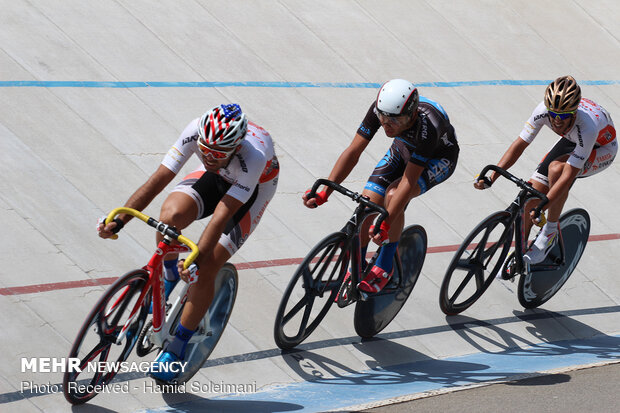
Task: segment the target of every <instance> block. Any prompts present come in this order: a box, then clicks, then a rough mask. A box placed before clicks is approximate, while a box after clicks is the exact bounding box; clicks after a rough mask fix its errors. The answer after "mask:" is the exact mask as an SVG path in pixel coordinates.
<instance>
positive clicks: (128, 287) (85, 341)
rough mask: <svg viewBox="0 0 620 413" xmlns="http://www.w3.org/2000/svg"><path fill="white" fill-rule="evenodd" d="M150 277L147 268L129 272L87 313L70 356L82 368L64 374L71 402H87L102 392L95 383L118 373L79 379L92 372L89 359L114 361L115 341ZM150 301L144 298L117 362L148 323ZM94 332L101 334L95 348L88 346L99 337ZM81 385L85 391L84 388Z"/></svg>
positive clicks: (98, 383)
mask: <svg viewBox="0 0 620 413" xmlns="http://www.w3.org/2000/svg"><path fill="white" fill-rule="evenodd" d="M148 281H149V274H148V273H147V272H146V271H145V270H143V269H139V270H134V271H130V272H128V273H126V274H125V275H123V276H122V277H120V278H119V279H118V280H116V281H115V282H114V283H113V284H112V285H111V286H110V287H109V288H108V289H107V290H106V292H105V293H104V294H103V296H102V297H101V298H100V299H99V300H98V301H97V304H95V306H94V307H93V309H92V310H91V312H90V313H89V315H88V317H86V320H85V321H84V323H83V324H82V327H81V328H80V331H79V332H78V334H77V337H76V339H75V340H74V342H73V346H72V348H71V351H70V353H69V358H70V359H75V358H78V359H79V360H80V369H81V370H82V371H81V372H79V371H67V372H65V373H64V376H63V383H62V388H63V393H64V396H65V398H66V399H67V401H68V402H69V403H71V404H74V405H77V404H83V403H85V402H87V401H88V400H90V399H92V398H93V397H95V396H96V395H97V394H98V393H97V392H96V389H95V386H100V385H106V384H109V383H110V382H111V381H112V379H113V378H114V376H116V373H117V371H116V370H115V369H112V371H109V372H105V373H102V372H99V371H95V372H93V373H94V375H93V377H92V378H91V379H81V380H79V381H78V376H79V375H80V374H82V373H89V372H90V371H89V369H88V368H87V366H88V363H89V362H92V361H94V360H95V359H98V360H97V361H98V362H110V361H109V360H110V354H111V352H112V350H113V348H112V347H113V346H112V345H113V344H114V345H115V346H116V345H118V344H116V338H117V337H118V334H119V333H120V331H121V330H122V328H123V326H124V324H125V322H126V321H127V320H129V317H130V315H131V311H132V310H133V308H134V307H135V305H136V302H133V300H134V299H136V300H137V299H138V298H139V296H140V294H141V293H142V291H143V289H144V288H145V287H146V286H147V284H148ZM110 304H112V305H110ZM149 304H150V302H149V301H148V300H146V299H145V300H143V302H142V305H141V307H140V309H139V310H138V313H137V314H136V315H135V317H136V318H135V320H134V321H133V322H132V324H131V325H130V326H129V328H128V329H127V333H126V336H125V343H124V346H122V349H120V354H119V355H118V357H117V358H116V357H112V359H115V362H116V363H121V362H123V361H125V360H126V359H127V357H129V354H130V353H131V350H132V349H133V347H134V346H135V344H136V341H137V339H138V335H139V333H140V331H141V330H142V327H143V326H144V321H145V320H146V317H147V313H148V305H149ZM125 313H127V314H125ZM93 332H94V333H95V334H96V336H95V337H93V338H97V336H98V340H99V342H97V344H95V346H94V347H92V349H88V348H89V347H90V345H91V343H94V342H96V341H97V340H92V339H91V337H90V336H89V333H93ZM121 344H122V343H121ZM84 345H85V346H86V348H87V350H85V351H83V350H82V347H83V346H84ZM96 370H98V369H96ZM81 389H83V391H80V390H81Z"/></svg>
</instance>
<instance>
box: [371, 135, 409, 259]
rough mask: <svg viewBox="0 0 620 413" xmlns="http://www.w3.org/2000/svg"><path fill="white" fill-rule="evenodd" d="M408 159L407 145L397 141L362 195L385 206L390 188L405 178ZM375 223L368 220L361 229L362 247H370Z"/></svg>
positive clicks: (378, 166) (378, 165) (380, 162)
mask: <svg viewBox="0 0 620 413" xmlns="http://www.w3.org/2000/svg"><path fill="white" fill-rule="evenodd" d="M408 158H409V149H408V148H407V145H406V144H405V143H404V142H402V141H400V140H397V139H395V140H394V143H392V146H390V149H388V151H387V152H386V154H385V155H384V156H383V158H382V159H381V160H380V161H379V163H378V164H377V166H376V167H375V169H374V170H373V172H372V174H371V175H370V176H369V177H368V182H366V185H365V186H364V191H363V192H362V195H364V196H367V197H369V198H370V200H371V201H372V202H374V203H376V204H378V205H384V202H385V195H386V192H387V190H388V188H389V187H390V185H392V184H393V183H394V182H395V181H397V180H399V179H400V178H401V177H402V176H403V172H404V171H405V167H406V166H407V160H408ZM373 221H374V220H373V219H367V220H366V221H365V222H364V224H363V226H362V228H361V229H360V231H361V232H360V234H361V235H362V237H361V238H362V247H364V248H366V247H368V243H369V241H370V238H368V236H367V234H368V231H369V229H370V226H371V225H372V223H373ZM401 229H402V228H401ZM390 237H391V231H390Z"/></svg>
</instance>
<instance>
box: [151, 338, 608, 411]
mask: <svg viewBox="0 0 620 413" xmlns="http://www.w3.org/2000/svg"><path fill="white" fill-rule="evenodd" d="M618 359H620V335H616V336H606V335H602V336H598V337H595V338H591V339H587V340H570V341H559V342H554V343H540V344H536V345H533V346H530V347H528V348H524V349H521V348H513V349H508V350H505V351H502V352H498V353H476V354H471V355H466V356H460V357H450V358H446V359H428V360H422V361H418V362H413V363H406V364H400V365H395V366H385V367H377V368H375V369H372V370H367V371H364V372H360V373H355V374H348V375H342V376H338V377H334V378H318V379H315V380H313V381H306V382H302V383H293V384H288V385H283V386H280V387H274V388H270V389H266V390H262V391H259V392H257V393H254V394H247V395H240V396H235V397H233V396H222V397H217V398H212V399H209V400H208V399H198V398H197V399H195V400H193V401H190V402H183V403H180V404H176V405H174V406H168V407H165V408H158V409H148V410H144V412H147V413H162V412H185V411H193V410H203V409H204V410H205V411H213V412H260V411H283V412H285V411H294V412H324V411H331V410H335V409H342V408H346V407H350V406H356V405H361V404H366V403H371V402H376V401H381V400H388V399H393V398H396V397H402V396H407V395H412V394H417V393H423V392H429V391H436V390H442V389H448V388H450V387H460V386H466V385H472V384H479V383H485V382H489V381H497V380H504V379H509V378H511V377H515V376H519V375H523V374H528V373H537V372H546V371H550V370H558V369H565V368H571V367H575V366H583V365H589V364H593V363H604V362H607V361H609V362H613V361H616V360H618Z"/></svg>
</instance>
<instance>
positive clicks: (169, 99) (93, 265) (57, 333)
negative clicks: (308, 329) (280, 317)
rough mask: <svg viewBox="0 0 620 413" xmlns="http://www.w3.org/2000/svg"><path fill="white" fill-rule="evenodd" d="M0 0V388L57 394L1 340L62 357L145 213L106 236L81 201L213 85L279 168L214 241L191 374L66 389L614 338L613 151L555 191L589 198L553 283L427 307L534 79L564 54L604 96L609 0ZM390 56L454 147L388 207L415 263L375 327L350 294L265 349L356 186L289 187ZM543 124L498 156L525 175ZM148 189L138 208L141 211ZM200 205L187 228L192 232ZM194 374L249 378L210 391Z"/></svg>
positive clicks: (372, 373)
mask: <svg viewBox="0 0 620 413" xmlns="http://www.w3.org/2000/svg"><path fill="white" fill-rule="evenodd" d="M1 6H2V10H3V12H2V13H0V94H1V95H0V176H1V177H2V180H1V181H0V207H1V208H2V213H0V225H1V226H2V233H3V234H4V246H3V248H2V249H0V257H1V262H2V266H0V322H1V323H2V325H3V328H4V333H3V334H2V335H0V348H1V349H2V351H1V352H0V410H2V411H20V412H36V411H50V412H56V411H69V410H70V406H69V404H68V403H67V402H66V401H65V400H64V398H63V396H62V394H61V393H59V392H57V391H55V390H56V387H55V385H59V384H60V383H61V381H62V374H61V373H33V372H27V371H26V372H25V371H22V370H23V369H22V366H21V362H20V360H21V358H32V357H65V356H66V355H67V354H68V351H69V349H70V346H71V343H72V341H73V339H74V337H75V334H76V333H77V330H78V328H79V326H80V325H81V323H82V321H83V319H84V318H85V316H86V314H87V313H88V311H89V310H90V308H91V307H92V305H93V304H94V302H95V301H96V300H97V299H98V297H99V296H100V295H101V294H102V292H103V291H104V289H105V288H106V285H108V284H109V283H110V282H111V279H112V278H113V277H117V276H119V275H121V274H123V273H125V272H127V271H129V270H130V269H133V268H138V267H141V266H142V265H144V264H145V262H146V260H147V259H148V257H149V256H150V254H151V253H152V251H153V233H152V230H151V229H150V228H149V227H147V226H146V225H142V224H141V223H139V222H137V221H135V222H132V223H131V224H130V225H128V226H127V227H126V229H124V230H123V232H122V234H121V236H120V238H119V239H118V240H116V241H108V240H106V241H104V240H101V239H99V238H98V237H97V236H96V233H95V230H94V228H95V223H96V220H97V218H99V217H100V216H101V215H103V214H104V213H107V212H108V211H110V210H111V209H112V208H114V207H117V206H120V205H122V203H123V202H124V201H125V200H126V199H127V197H128V196H129V195H130V194H131V193H132V192H133V191H134V190H135V189H136V188H137V187H138V186H139V185H140V184H142V183H143V182H144V181H145V180H146V178H147V177H148V176H149V175H150V174H151V173H152V172H153V171H154V170H155V168H156V167H157V165H158V164H159V162H160V161H161V159H162V158H163V156H164V154H165V153H166V151H167V150H168V148H169V147H170V146H171V145H172V143H173V142H174V141H175V140H176V138H177V136H178V134H179V133H180V132H181V130H182V129H183V128H184V127H185V125H186V124H187V123H188V122H189V121H190V120H191V119H193V118H195V117H197V116H199V115H200V114H201V113H202V112H204V111H205V110H207V109H208V108H210V107H212V106H215V105H217V104H220V103H222V102H238V103H240V104H241V105H242V107H243V109H244V111H245V112H246V113H247V114H248V116H249V117H250V119H251V120H253V121H255V122H256V123H258V124H260V125H262V126H263V127H265V128H266V129H267V130H268V131H270V132H271V134H272V136H273V138H274V140H275V142H276V150H277V153H278V157H279V159H280V162H281V168H282V169H281V177H280V182H279V186H278V192H277V194H276V196H275V198H274V199H273V202H272V203H271V204H270V206H269V208H268V209H267V211H266V212H265V215H264V217H263V220H262V222H261V224H260V226H259V227H258V229H257V230H256V231H255V233H254V234H253V235H252V237H251V238H250V239H249V240H248V242H247V243H246V245H244V247H243V248H242V249H241V250H240V251H239V253H238V254H236V255H235V256H234V257H233V259H232V262H233V263H235V264H236V265H237V267H238V269H239V277H240V284H241V289H240V291H239V294H238V297H237V302H236V306H235V311H234V313H233V315H232V318H231V320H230V323H229V326H228V328H227V330H226V332H225V334H224V337H223V338H222V340H221V342H220V344H219V346H218V348H217V349H216V350H215V352H214V353H213V355H212V357H211V359H210V360H209V361H208V362H207V363H206V365H205V367H204V368H203V369H201V371H200V372H199V373H198V374H197V375H196V377H195V378H194V380H195V381H196V382H197V383H198V387H200V390H199V391H196V392H188V393H187V394H176V395H169V394H166V395H163V394H159V393H157V392H154V391H152V390H151V387H149V386H150V383H152V381H151V380H150V379H146V378H144V377H143V376H142V375H139V374H125V375H120V376H119V380H120V381H121V382H123V383H127V385H128V388H129V391H128V392H117V393H114V394H101V395H99V396H97V397H96V398H95V399H93V400H92V402H91V403H89V404H88V405H86V406H83V407H81V408H76V409H75V410H76V411H82V410H83V411H122V412H130V411H141V410H151V411H190V410H192V409H193V408H200V407H202V408H207V409H209V410H210V411H237V412H238V411H325V410H333V409H337V408H346V407H347V406H354V405H363V404H365V403H369V402H374V401H378V400H384V399H390V398H393V397H398V396H402V395H407V394H413V393H420V392H429V391H435V390H438V389H445V388H450V387H456V386H461V385H467V384H471V383H478V382H484V381H487V380H497V379H502V378H505V377H512V376H515V375H521V374H527V373H532V372H537V371H547V370H553V369H561V368H570V367H573V366H578V365H585V364H592V363H608V362H612V361H613V360H617V359H618V356H620V351H619V350H618V349H619V348H620V345H618V343H619V342H620V325H619V323H618V311H619V310H620V281H619V280H620V279H619V278H618V276H617V275H618V274H617V263H618V259H617V255H616V250H617V249H618V247H619V246H620V240H619V239H620V215H619V214H618V213H617V211H618V207H617V202H618V200H619V198H620V195H619V194H620V185H619V184H618V182H620V179H619V178H620V164H618V162H616V163H615V164H612V166H611V167H610V168H609V169H608V170H607V171H605V172H604V173H603V174H601V175H597V176H595V177H592V178H589V179H587V181H581V182H578V183H577V184H576V185H575V186H574V188H573V189H572V191H571V195H570V198H569V200H568V202H567V208H571V207H583V208H586V209H587V210H588V212H589V214H590V216H591V218H592V228H591V235H592V236H593V237H592V239H591V242H590V243H589V244H588V247H587V249H586V253H585V255H584V257H583V258H582V260H581V262H580V263H579V266H578V268H577V270H576V271H575V272H574V274H573V276H572V277H571V279H570V280H569V281H568V283H567V284H566V285H565V286H564V288H563V289H562V290H561V291H560V292H559V293H558V294H557V296H556V297H554V298H553V299H552V300H551V301H549V302H548V303H547V304H545V305H544V306H543V307H542V308H540V309H537V310H531V311H523V310H522V308H521V307H520V306H519V303H518V301H517V298H516V293H515V286H514V285H513V284H510V283H502V282H495V283H494V284H493V285H492V286H491V287H490V289H489V291H488V292H487V293H486V294H485V296H484V297H483V298H481V299H480V300H479V302H478V303H476V304H475V305H474V306H473V307H471V308H470V309H469V310H467V311H466V312H464V313H463V314H462V315H461V316H457V317H452V318H446V317H445V316H443V314H442V313H441V311H440V309H439V306H438V291H439V285H440V283H441V280H442V277H443V274H444V272H445V269H446V266H447V264H448V263H449V261H450V259H451V258H452V254H453V252H454V250H455V248H456V246H457V245H459V244H460V242H461V241H462V240H463V238H464V237H465V236H466V235H467V234H468V233H469V231H470V230H471V229H472V228H473V227H474V225H476V224H477V223H478V222H479V221H480V220H481V219H482V218H483V217H485V216H487V215H488V214H489V213H491V212H493V211H495V210H499V209H503V208H505V207H506V205H507V203H508V202H509V201H510V200H512V198H513V196H514V194H515V188H514V186H512V184H509V183H508V182H498V183H497V184H496V185H495V186H494V187H493V189H491V190H488V191H485V192H479V191H475V190H474V189H473V188H472V185H471V182H472V177H473V176H474V175H475V174H476V173H477V172H478V171H479V170H480V169H481V168H482V167H483V166H484V165H486V164H487V163H493V162H496V161H497V160H498V159H499V157H500V156H501V154H502V153H503V151H504V150H505V148H506V147H507V146H508V145H509V144H510V143H511V142H512V140H513V139H514V138H515V137H516V136H517V135H518V133H519V132H520V130H521V127H522V125H523V122H524V121H525V120H526V119H527V118H528V117H529V114H530V113H531V110H532V109H533V108H534V107H535V106H536V104H537V103H538V102H539V101H540V100H541V99H542V95H543V91H544V87H545V85H546V84H547V83H548V82H549V81H550V79H553V78H555V77H557V76H560V75H564V74H572V75H573V76H575V77H576V78H577V80H578V81H580V83H581V85H582V90H583V95H584V96H585V97H589V98H591V99H593V100H595V101H597V102H598V103H600V104H602V105H603V106H604V107H605V108H606V109H608V111H609V112H610V113H611V114H612V116H614V117H615V118H618V117H619V116H620V115H619V114H620V69H619V67H620V53H619V52H620V47H619V38H618V30H617V21H618V19H619V18H620V3H618V2H617V1H612V0H604V1H597V2H595V3H592V2H588V1H585V0H583V1H568V2H564V1H541V2H535V3H533V2H529V1H495V2H489V1H471V0H468V1H460V2H451V1H432V2H431V1H383V2H372V1H361V0H360V1H351V0H348V1H318V2H302V1H277V2H257V1H251V2H235V3H232V4H231V3H230V2H212V1H201V0H196V1H185V0H184V1H168V0H164V1H160V2H155V3H154V2H149V1H142V0H138V1H126V0H117V1H100V2H83V1H77V0H66V1H62V2H46V1H36V0H35V1H18V2H16V1H2V2H1ZM395 77H402V78H406V79H409V80H411V81H413V82H414V83H416V84H417V85H418V86H419V89H420V92H421V94H422V95H423V96H426V97H429V98H431V99H433V100H436V101H438V102H440V103H441V105H442V106H443V107H444V108H445V109H446V111H447V112H448V114H449V115H450V119H451V121H452V123H453V124H454V126H455V128H456V132H457V135H458V138H459V143H460V146H461V155H460V159H459V165H458V167H457V170H456V172H455V173H454V175H453V176H452V177H451V178H450V179H449V181H447V182H446V183H444V184H442V185H440V186H439V187H437V188H435V189H433V190H431V191H430V192H429V193H428V194H425V195H424V196H423V197H422V198H420V199H417V200H414V201H412V203H411V204H410V206H409V208H408V210H407V222H408V223H419V224H421V225H423V226H424V227H425V228H426V230H427V232H428V236H429V254H428V255H427V257H426V261H425V264H424V268H423V270H422V275H421V277H420V280H419V281H418V284H417V285H416V288H415V289H414V291H413V294H412V297H411V298H410V300H409V301H408V302H407V304H406V305H405V307H404V309H403V310H402V312H401V313H400V314H399V315H398V317H397V318H396V319H395V320H394V322H393V323H392V324H391V325H390V326H389V327H388V328H387V329H386V330H385V331H384V332H383V333H382V334H380V335H379V336H378V339H376V340H371V341H366V342H362V341H361V340H360V339H359V338H358V337H357V336H356V334H355V331H354V329H353V324H352V311H351V308H347V309H344V310H338V309H336V308H334V309H333V310H332V311H331V312H330V314H328V316H327V318H326V319H325V320H324V322H323V323H322V325H321V327H320V328H319V329H318V330H317V331H316V332H315V333H313V335H311V336H310V337H309V339H307V340H306V342H305V343H304V344H303V345H302V346H300V349H301V350H302V351H300V352H297V353H293V354H287V355H283V354H281V352H280V351H279V350H277V348H276V346H275V344H274V342H273V338H272V325H273V319H274V315H275V311H276V308H277V305H278V303H279V300H280V297H281V295H282V290H283V289H284V287H285V286H286V283H287V280H288V278H289V277H290V275H291V274H292V272H293V271H294V269H295V266H296V263H298V262H299V260H300V259H301V258H302V257H303V256H304V255H305V254H306V253H307V252H308V251H309V250H310V248H311V247H312V246H313V245H314V244H315V243H316V242H317V241H318V240H319V239H321V238H322V237H323V236H325V235H326V234H327V233H329V232H332V231H334V230H337V229H339V228H340V227H341V226H342V225H343V224H344V222H345V220H346V219H347V218H348V217H349V214H350V213H351V211H352V209H353V208H352V205H351V203H350V202H347V200H346V199H344V198H342V197H339V196H334V197H333V198H331V199H330V202H329V203H327V204H325V205H324V206H322V207H321V208H319V209H316V210H309V209H306V208H304V207H303V206H302V205H301V202H300V197H301V194H302V193H303V192H304V191H305V190H306V189H307V187H309V186H310V185H311V184H312V182H313V181H314V180H315V179H316V178H319V177H326V175H327V174H328V173H329V170H330V169H331V166H332V165H333V163H334V161H335V160H336V158H337V156H338V155H339V153H340V151H341V150H342V149H343V148H344V147H345V146H346V145H347V144H348V142H349V141H350V140H351V138H352V137H353V135H354V133H355V131H356V129H357V126H358V125H359V122H360V121H361V119H362V118H363V116H364V114H365V113H366V110H367V108H368V105H369V104H370V103H371V102H372V100H373V99H374V97H375V96H376V91H377V88H378V87H379V86H380V84H381V83H382V82H384V81H385V80H388V79H390V78H395ZM554 141H555V136H554V135H553V133H552V132H551V131H550V130H548V129H546V130H543V131H542V132H541V133H540V135H539V136H538V138H537V139H536V141H535V142H534V143H533V144H532V145H531V146H530V148H528V150H527V151H526V153H525V154H524V156H523V157H522V159H521V160H520V162H519V163H518V164H517V165H515V166H514V167H513V168H512V171H513V172H514V173H515V174H517V175H519V176H521V177H523V178H527V177H529V175H530V174H531V171H532V169H533V168H534V167H535V165H536V164H537V162H538V161H539V160H540V158H541V157H542V155H543V154H544V152H545V150H546V149H547V148H548V147H549V146H550V145H551V144H552V143H553V142H554ZM388 145H389V141H388V140H387V139H386V138H385V136H384V135H383V134H382V133H381V132H380V133H379V134H378V135H377V137H376V138H375V139H374V140H373V141H372V143H371V145H370V146H369V149H368V150H367V151H366V153H365V154H364V155H363V156H362V158H361V160H360V163H359V165H358V166H357V167H356V169H355V170H354V171H353V173H352V174H351V176H350V177H349V178H348V179H347V180H346V181H345V182H344V185H345V186H347V187H350V188H351V189H354V190H357V191H361V188H362V187H363V184H364V182H365V181H366V178H367V176H368V174H369V173H370V171H371V170H372V168H373V167H374V165H375V164H376V163H377V162H378V160H379V159H380V158H381V157H382V156H383V154H384V153H385V151H386V149H387V147H388ZM193 162H194V163H192V162H190V164H191V165H188V167H187V169H186V170H189V169H190V168H193V167H195V166H196V164H197V160H196V161H193ZM168 189H170V188H168ZM164 198H165V195H164V194H162V195H161V196H160V197H158V198H157V199H156V200H155V202H153V204H152V205H151V206H150V207H149V208H147V210H146V211H145V212H146V213H147V214H149V215H153V216H157V215H158V211H159V207H160V205H161V203H162V201H163V200H164ZM203 228H204V223H198V224H195V225H194V226H193V227H191V228H190V229H188V230H187V231H186V232H185V234H186V235H188V236H189V237H190V238H193V239H197V238H198V236H199V234H200V232H201V230H202V229H203ZM134 357H135V356H134ZM134 357H132V360H134V359H135V358H134ZM23 383H31V384H32V385H35V386H41V387H44V386H45V385H48V388H49V390H45V389H42V390H41V391H34V392H33V391H27V390H26V391H24V389H23V387H24V384H23ZM213 383H216V384H217V383H225V384H251V385H252V386H254V385H255V386H256V390H257V392H256V393H254V392H252V393H249V394H246V395H230V394H223V393H222V392H221V391H217V390H214V386H212V384H213ZM205 386H207V387H208V388H206V387H205ZM209 386H210V387H209Z"/></svg>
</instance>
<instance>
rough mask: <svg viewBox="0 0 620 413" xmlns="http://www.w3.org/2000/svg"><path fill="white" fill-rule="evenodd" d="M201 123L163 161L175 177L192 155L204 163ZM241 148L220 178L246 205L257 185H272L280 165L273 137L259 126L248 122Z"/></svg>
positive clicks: (190, 127)
mask: <svg viewBox="0 0 620 413" xmlns="http://www.w3.org/2000/svg"><path fill="white" fill-rule="evenodd" d="M199 120H200V119H199V118H197V119H194V120H193V121H191V122H190V123H189V125H187V127H186V128H185V130H184V131H183V132H182V133H181V136H180V137H179V139H177V141H176V142H175V144H174V145H173V146H172V148H170V150H169V151H168V153H167V154H166V156H165V157H164V160H163V161H162V165H164V166H165V167H167V168H168V169H170V170H171V171H172V172H174V173H175V174H177V173H179V171H180V170H181V168H182V167H183V165H185V163H186V162H187V161H188V160H189V158H191V156H192V154H196V156H197V157H198V159H200V160H201V162H202V155H201V152H200V149H199V148H198V122H199ZM239 146H240V147H241V149H240V150H239V151H238V152H236V153H235V154H234V155H233V159H231V161H230V163H229V164H228V165H227V166H226V167H225V168H220V169H219V170H218V172H217V174H218V175H220V176H221V177H222V178H223V179H224V180H225V181H226V182H228V183H230V184H232V186H231V187H230V189H229V190H228V192H227V195H230V196H232V197H233V198H235V199H237V200H239V201H241V202H243V203H246V202H247V201H248V200H249V199H250V197H251V196H252V193H253V192H254V189H255V188H256V185H257V184H259V183H264V182H267V181H270V180H271V179H273V178H275V177H276V176H277V175H278V161H277V158H276V155H275V150H274V146H273V141H272V139H271V135H269V132H267V131H266V130H265V129H263V128H261V127H260V126H258V125H256V124H255V123H252V122H248V131H247V133H246V135H245V138H244V139H243V140H242V141H241V143H240V144H239Z"/></svg>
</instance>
